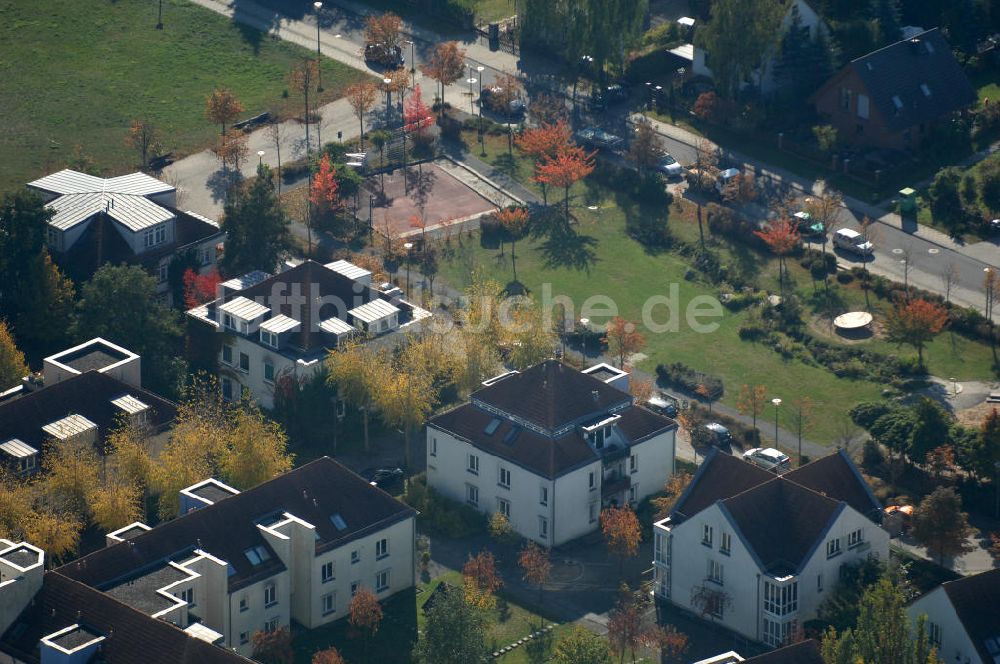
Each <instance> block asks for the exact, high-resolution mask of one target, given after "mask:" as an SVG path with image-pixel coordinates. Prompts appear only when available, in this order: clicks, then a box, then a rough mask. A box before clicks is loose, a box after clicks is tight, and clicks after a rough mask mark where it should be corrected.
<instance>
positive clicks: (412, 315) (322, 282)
mask: <svg viewBox="0 0 1000 664" xmlns="http://www.w3.org/2000/svg"><path fill="white" fill-rule="evenodd" d="M371 276H372V275H371V272H369V271H368V270H365V269H362V268H360V267H358V266H356V265H354V264H352V263H349V262H347V261H335V262H333V263H328V264H327V265H321V264H320V263H316V262H314V261H309V260H307V261H305V262H303V263H301V264H300V265H297V266H295V267H293V268H290V269H288V270H286V271H284V272H281V273H280V274H276V275H273V276H272V275H269V274H266V273H264V272H259V271H258V272H253V273H250V274H247V275H244V276H242V277H238V278H235V279H230V280H229V281H226V282H225V283H223V284H222V292H221V297H220V298H219V299H217V300H215V301H213V302H210V303H208V304H206V305H202V306H199V307H196V308H194V309H191V310H190V311H188V312H187V314H188V316H189V317H190V318H191V319H192V320H193V321H197V322H198V323H200V324H202V325H204V326H206V327H207V328H208V329H210V330H212V331H214V332H218V333H220V334H221V339H220V343H219V350H218V356H217V360H218V377H219V383H220V386H221V388H222V394H223V396H225V397H226V398H227V399H237V398H239V397H240V395H241V393H242V392H243V391H247V392H249V394H250V395H251V397H252V398H253V400H254V401H256V402H257V403H258V404H259V405H260V406H262V407H263V408H268V409H272V408H274V405H275V385H276V383H278V382H279V381H280V380H281V379H282V378H283V377H288V378H294V379H295V380H296V381H305V380H308V379H309V378H311V377H313V376H315V375H316V374H317V373H319V372H320V371H322V369H323V366H324V365H323V360H324V358H325V357H326V354H327V352H328V350H329V349H332V348H336V347H337V346H338V345H340V344H343V343H345V342H346V341H348V340H352V339H353V340H363V339H376V340H380V342H381V341H390V340H392V339H393V336H394V335H397V334H398V333H400V332H404V331H407V330H409V329H412V328H414V327H415V326H416V325H418V324H419V323H420V321H422V320H424V319H426V318H429V317H430V315H431V314H430V312H428V311H425V310H423V309H421V308H420V307H418V306H416V305H413V304H411V303H409V302H407V301H406V300H404V299H401V298H399V297H398V296H394V295H392V294H388V293H383V292H381V291H379V290H378V289H377V288H375V287H374V286H372V283H371ZM396 292H397V293H398V289H397V291H396Z"/></svg>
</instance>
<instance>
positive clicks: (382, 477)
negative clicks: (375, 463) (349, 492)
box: [358, 468, 403, 491]
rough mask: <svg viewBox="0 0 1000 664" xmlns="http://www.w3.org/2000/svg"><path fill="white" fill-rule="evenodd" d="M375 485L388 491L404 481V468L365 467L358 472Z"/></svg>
mask: <svg viewBox="0 0 1000 664" xmlns="http://www.w3.org/2000/svg"><path fill="white" fill-rule="evenodd" d="M358 475H360V476H361V477H362V478H363V479H366V480H368V482H369V483H371V484H372V485H373V486H377V487H378V488H380V489H383V490H385V491H388V490H389V489H390V488H392V487H395V486H396V485H398V484H400V483H401V482H402V481H403V469H402V468H365V469H364V470H362V471H361V472H359V473H358Z"/></svg>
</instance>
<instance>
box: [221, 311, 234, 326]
mask: <svg viewBox="0 0 1000 664" xmlns="http://www.w3.org/2000/svg"><path fill="white" fill-rule="evenodd" d="M222 326H223V327H225V328H228V329H230V330H235V329H236V323H235V322H234V321H233V317H232V316H230V315H229V314H222Z"/></svg>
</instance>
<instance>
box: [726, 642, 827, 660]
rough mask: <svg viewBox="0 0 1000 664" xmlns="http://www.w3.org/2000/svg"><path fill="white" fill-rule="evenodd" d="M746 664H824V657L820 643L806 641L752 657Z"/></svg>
mask: <svg viewBox="0 0 1000 664" xmlns="http://www.w3.org/2000/svg"><path fill="white" fill-rule="evenodd" d="M744 664H823V656H822V655H821V654H820V650H819V642H818V641H816V640H815V639H806V640H805V641H800V642H799V643H795V644H792V645H790V646H785V647H784V648H778V649H777V650H772V651H771V652H767V653H764V654H763V655H757V656H756V657H751V658H750V659H748V660H746V662H744Z"/></svg>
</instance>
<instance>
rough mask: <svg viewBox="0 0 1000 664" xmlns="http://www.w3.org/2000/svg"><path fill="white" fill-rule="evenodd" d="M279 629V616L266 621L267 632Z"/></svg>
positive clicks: (265, 629) (265, 628)
mask: <svg viewBox="0 0 1000 664" xmlns="http://www.w3.org/2000/svg"><path fill="white" fill-rule="evenodd" d="M277 629H278V619H277V618H271V619H270V620H268V621H267V622H266V623H264V631H265V632H274V631H277Z"/></svg>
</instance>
